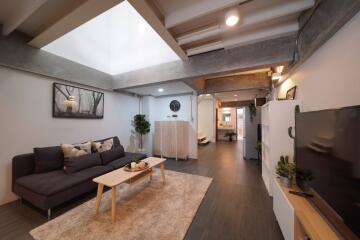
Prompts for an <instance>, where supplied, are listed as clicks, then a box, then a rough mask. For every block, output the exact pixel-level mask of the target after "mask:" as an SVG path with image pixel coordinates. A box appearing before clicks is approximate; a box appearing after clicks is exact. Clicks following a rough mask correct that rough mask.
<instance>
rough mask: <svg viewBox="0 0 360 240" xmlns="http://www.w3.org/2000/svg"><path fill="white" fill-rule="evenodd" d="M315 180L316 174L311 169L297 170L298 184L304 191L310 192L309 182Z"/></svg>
mask: <svg viewBox="0 0 360 240" xmlns="http://www.w3.org/2000/svg"><path fill="white" fill-rule="evenodd" d="M313 179H314V174H313V172H312V171H311V170H310V169H301V168H297V169H296V184H297V185H298V186H299V187H300V188H301V189H302V190H303V191H304V192H308V191H309V190H310V185H309V182H311V181H312V180H313Z"/></svg>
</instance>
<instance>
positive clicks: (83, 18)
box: [29, 0, 123, 48]
mask: <svg viewBox="0 0 360 240" xmlns="http://www.w3.org/2000/svg"><path fill="white" fill-rule="evenodd" d="M122 1H123V0H101V1H99V0H88V1H86V2H85V3H84V4H82V5H80V6H79V7H77V8H76V9H74V10H73V11H71V12H70V13H68V14H67V15H66V16H64V17H63V18H61V19H60V20H59V21H57V22H56V23H55V24H53V25H52V26H50V27H49V28H47V29H46V30H45V31H43V32H42V33H40V34H39V35H37V36H36V37H34V38H33V39H32V40H31V41H30V42H29V45H31V46H33V47H36V48H42V47H44V46H46V45H47V44H49V43H51V42H52V41H54V40H56V39H58V38H59V37H61V36H63V35H65V34H66V33H68V32H70V31H71V30H73V29H75V28H77V27H79V26H80V25H82V24H84V23H85V22H87V21H89V20H90V19H92V18H94V17H96V16H98V15H99V14H101V13H103V12H105V11H107V10H109V9H110V8H112V7H114V6H115V5H117V4H119V3H121V2H122Z"/></svg>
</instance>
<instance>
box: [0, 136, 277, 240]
mask: <svg viewBox="0 0 360 240" xmlns="http://www.w3.org/2000/svg"><path fill="white" fill-rule="evenodd" d="M242 155H243V153H242V145H241V144H240V143H236V142H234V143H227V142H219V143H217V144H210V145H207V146H203V147H200V148H199V159H198V160H189V161H186V162H185V161H179V162H175V161H167V162H166V168H167V169H171V170H176V171H181V172H186V173H192V174H197V175H202V176H208V177H211V178H213V182H212V184H211V186H210V188H209V190H208V192H207V193H206V195H205V197H204V200H203V202H202V204H201V206H200V208H199V209H198V212H197V214H196V216H195V218H194V220H193V222H192V224H191V226H190V228H189V229H188V232H187V234H186V237H185V239H191V240H193V239H195V240H198V239H204V240H205V239H206V240H212V239H216V240H219V239H221V240H227V239H246V240H252V239H257V240H262V239H264V240H265V239H266V240H272V239H283V237H282V235H281V232H280V229H279V226H278V224H277V222H276V220H275V216H274V213H273V211H272V199H271V198H270V197H269V196H268V195H267V193H266V190H265V186H264V183H263V182H262V180H261V171H260V168H259V166H258V164H257V163H256V161H252V160H247V161H245V160H243V157H242ZM94 194H95V193H90V194H87V195H86V196H83V197H81V198H79V199H76V200H74V201H72V202H71V203H68V204H66V205H64V206H61V207H60V208H59V209H55V216H56V215H60V214H62V213H63V212H66V211H67V210H68V209H71V208H72V207H74V206H77V205H79V204H80V203H82V202H84V201H87V200H88V199H90V198H92V197H94V196H95V195H94ZM44 222H46V218H45V217H44V215H42V214H41V213H40V212H38V211H36V210H35V209H33V208H31V207H30V206H29V205H28V204H23V205H22V206H20V204H19V202H13V203H9V204H6V205H4V206H1V207H0V239H4V240H7V239H11V240H14V239H32V238H31V236H30V235H29V233H28V232H29V231H30V230H31V229H33V228H35V227H36V226H38V225H41V224H42V223H44Z"/></svg>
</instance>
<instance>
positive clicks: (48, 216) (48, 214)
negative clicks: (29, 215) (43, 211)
mask: <svg viewBox="0 0 360 240" xmlns="http://www.w3.org/2000/svg"><path fill="white" fill-rule="evenodd" d="M47 218H48V220H50V219H51V208H49V209H48V210H47Z"/></svg>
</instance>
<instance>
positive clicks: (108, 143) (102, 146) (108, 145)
mask: <svg viewBox="0 0 360 240" xmlns="http://www.w3.org/2000/svg"><path fill="white" fill-rule="evenodd" d="M113 145H114V139H113V138H110V139H107V140H105V141H103V142H92V146H91V147H92V152H105V151H108V150H110V149H112V147H113Z"/></svg>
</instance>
